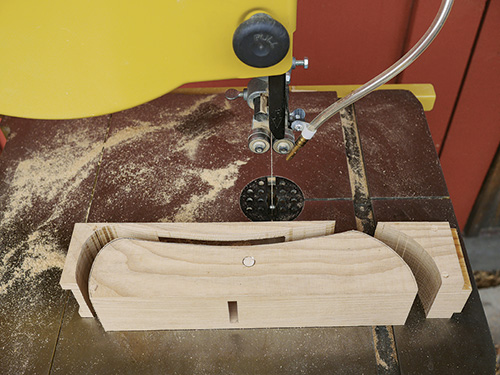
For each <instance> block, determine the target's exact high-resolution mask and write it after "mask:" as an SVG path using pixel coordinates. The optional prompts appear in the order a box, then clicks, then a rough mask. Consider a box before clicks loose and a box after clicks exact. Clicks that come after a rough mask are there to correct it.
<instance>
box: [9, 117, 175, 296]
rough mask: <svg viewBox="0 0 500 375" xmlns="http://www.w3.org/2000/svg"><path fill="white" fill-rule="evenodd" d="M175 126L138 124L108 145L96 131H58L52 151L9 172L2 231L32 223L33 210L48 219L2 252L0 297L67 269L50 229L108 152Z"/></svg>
mask: <svg viewBox="0 0 500 375" xmlns="http://www.w3.org/2000/svg"><path fill="white" fill-rule="evenodd" d="M174 125H175V124H174V123H165V124H164V125H160V126H151V125H150V124H149V123H147V122H144V123H139V124H138V125H137V126H134V127H128V128H126V129H123V130H121V131H118V132H117V133H116V134H114V135H113V136H111V137H109V138H108V139H107V141H106V142H105V143H103V141H104V139H102V138H103V137H102V138H101V140H99V139H96V135H95V134H94V133H93V129H92V128H91V127H88V128H87V129H85V127H80V129H79V131H78V132H76V131H74V130H71V129H70V130H67V129H63V130H60V131H58V133H57V134H56V136H55V137H54V138H53V140H52V141H51V143H50V147H49V146H46V145H44V144H40V145H39V147H38V148H37V149H36V150H32V151H31V152H29V153H28V156H27V157H26V158H25V159H24V160H21V161H20V162H19V163H17V165H14V166H13V167H11V168H10V169H8V170H6V176H7V179H9V180H10V181H9V184H8V192H7V194H6V196H7V197H8V199H7V202H6V204H5V206H4V207H3V208H2V211H1V212H0V228H1V229H2V231H9V229H11V230H15V229H16V227H18V226H19V222H20V221H22V219H23V218H28V219H29V218H30V217H31V216H32V215H34V214H36V212H33V209H34V207H40V211H41V212H42V214H44V215H47V216H46V217H45V218H44V220H43V224H41V225H40V226H39V227H35V228H33V231H32V232H31V233H29V234H28V238H27V240H26V241H25V242H22V243H18V244H16V245H15V246H12V247H11V246H9V245H8V243H7V245H5V244H4V245H5V248H3V249H0V256H1V258H0V280H2V283H1V284H0V295H1V294H4V293H6V292H7V290H8V289H9V288H10V287H11V286H12V285H14V284H15V283H16V282H19V281H22V282H23V283H25V284H27V283H30V282H33V281H34V280H35V279H36V278H37V276H39V275H41V274H42V273H43V272H44V271H47V270H48V269H51V268H62V267H63V265H64V257H65V256H64V250H65V249H62V248H60V247H58V246H57V239H56V238H54V235H53V232H54V226H53V225H50V224H51V223H55V222H59V221H60V220H61V218H62V217H63V216H64V212H65V210H68V207H71V206H72V205H73V204H74V202H73V200H74V194H75V192H76V191H77V190H78V188H79V187H80V185H81V184H82V182H83V181H84V180H86V179H88V178H89V177H91V173H93V172H94V171H95V167H96V165H97V163H98V161H99V158H100V156H101V154H102V152H103V147H106V148H112V147H115V146H117V145H123V144H126V143H128V142H131V141H132V140H134V139H136V138H137V137H138V136H144V135H146V134H149V133H155V132H157V131H159V130H163V129H165V128H166V127H172V126H174ZM74 126H75V127H78V126H79V124H78V123H75V124H74ZM134 172H135V173H136V174H135V175H134V177H135V178H138V177H139V178H140V176H141V174H140V173H137V171H134ZM144 173H146V171H144ZM9 177H10V178H9ZM144 178H145V177H144ZM2 253H3V256H2V255H1V254H2ZM17 258H19V259H20V260H19V261H16V262H14V263H15V264H16V268H15V269H14V270H12V269H9V268H8V267H7V265H8V264H11V263H13V262H12V261H13V260H16V259H17Z"/></svg>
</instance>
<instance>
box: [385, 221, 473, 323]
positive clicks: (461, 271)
mask: <svg viewBox="0 0 500 375" xmlns="http://www.w3.org/2000/svg"><path fill="white" fill-rule="evenodd" d="M375 237H377V238H379V239H380V240H382V241H384V242H386V243H387V244H389V245H390V246H393V248H394V249H395V250H396V251H397V252H399V253H401V255H402V256H403V258H404V259H405V260H406V261H407V262H408V264H409V265H410V267H411V268H412V270H413V272H414V274H415V277H416V279H417V284H419V297H420V299H421V300H422V304H423V305H424V309H425V311H426V316H427V317H428V318H450V317H451V316H452V315H453V313H457V312H461V311H462V309H463V307H464V305H465V303H466V302H467V299H468V298H469V295H470V293H471V291H472V287H471V284H470V279H469V275H468V272H467V268H466V266H465V261H464V259H463V253H462V248H461V246H460V242H459V241H458V235H457V233H456V230H453V229H451V228H450V225H449V224H448V223H447V222H391V223H388V222H379V223H378V224H377V230H376V233H375ZM422 250H425V252H426V253H427V254H429V255H430V257H431V258H432V260H433V261H434V264H435V266H436V267H437V271H438V273H436V268H434V266H433V265H432V263H431V262H430V260H429V257H428V256H427V255H426V254H425V253H423V252H422ZM405 251H406V253H405ZM438 276H439V278H440V286H439V287H438V285H439V281H438V280H437V277H438ZM433 298H434V301H433V302H432V299H433Z"/></svg>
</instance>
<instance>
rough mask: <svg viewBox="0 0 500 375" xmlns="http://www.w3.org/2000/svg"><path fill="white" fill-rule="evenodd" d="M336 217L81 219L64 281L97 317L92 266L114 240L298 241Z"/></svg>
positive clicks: (323, 231)
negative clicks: (191, 220)
mask: <svg viewBox="0 0 500 375" xmlns="http://www.w3.org/2000/svg"><path fill="white" fill-rule="evenodd" d="M334 228H335V222H334V221H308V222H300V221H297V222H286V223H284V222H265V223H264V222H263V223H256V222H253V223H249V222H245V223H77V224H75V227H74V230H73V235H72V238H71V243H70V246H69V249H68V254H67V257H66V262H65V265H64V269H63V273H62V275H61V280H60V284H61V286H62V288H63V289H68V290H71V291H72V292H73V295H74V296H75V298H76V300H77V302H78V304H79V306H80V309H79V314H80V316H82V317H93V316H94V311H93V308H92V304H91V302H90V299H89V295H88V280H89V274H90V269H91V267H92V263H93V262H94V259H95V257H96V255H97V254H98V253H99V251H100V250H101V249H102V247H103V246H105V245H106V244H107V243H109V242H110V241H112V240H114V239H117V238H122V237H126V238H134V239H141V240H148V241H160V240H161V239H166V240H168V239H185V240H197V241H252V240H260V239H272V238H277V239H278V238H281V239H282V240H283V241H294V240H300V239H303V238H310V237H316V236H324V235H329V234H332V233H333V231H334Z"/></svg>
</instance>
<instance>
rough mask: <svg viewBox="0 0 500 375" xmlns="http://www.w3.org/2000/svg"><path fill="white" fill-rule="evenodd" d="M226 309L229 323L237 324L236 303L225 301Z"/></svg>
mask: <svg viewBox="0 0 500 375" xmlns="http://www.w3.org/2000/svg"><path fill="white" fill-rule="evenodd" d="M227 308H228V309H229V322H230V323H238V302H236V301H227Z"/></svg>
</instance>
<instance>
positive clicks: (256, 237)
mask: <svg viewBox="0 0 500 375" xmlns="http://www.w3.org/2000/svg"><path fill="white" fill-rule="evenodd" d="M334 226H335V223H334V222H271V223H96V224H76V225H75V229H74V232H73V238H72V241H71V244H70V248H69V251H68V256H67V258H66V265H65V268H64V271H63V274H62V277H61V285H62V286H63V288H65V289H71V290H72V292H73V294H74V295H75V297H76V299H77V300H78V302H79V304H80V315H81V316H82V317H91V316H94V315H97V317H98V318H99V320H100V321H101V323H102V324H103V326H104V328H105V329H106V330H157V329H193V328H196V329H207V328H258V327H299V326H345V325H348V326H355V325H387V324H389V325H401V324H404V323H405V321H406V318H407V317H408V314H409V311H410V308H411V306H412V303H413V300H414V298H415V295H416V293H417V288H418V295H419V297H420V300H421V301H422V304H423V307H424V310H425V313H426V315H427V317H429V318H448V317H450V316H451V314H453V313H454V312H460V311H461V310H462V308H463V306H464V304H465V302H466V300H467V298H468V296H469V294H470V283H469V281H468V280H469V279H468V274H467V270H466V269H465V268H464V267H463V264H464V263H463V256H462V253H461V248H460V244H457V243H456V242H455V238H456V237H455V236H454V235H453V231H452V229H451V228H450V226H449V224H448V223H439V222H438V223H430V222H427V223H425V222H424V223H419V222H399V223H378V226H377V230H376V232H375V238H373V237H371V236H368V235H366V234H363V233H361V232H357V231H349V232H344V233H340V234H335V235H332V233H333V231H334Z"/></svg>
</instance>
